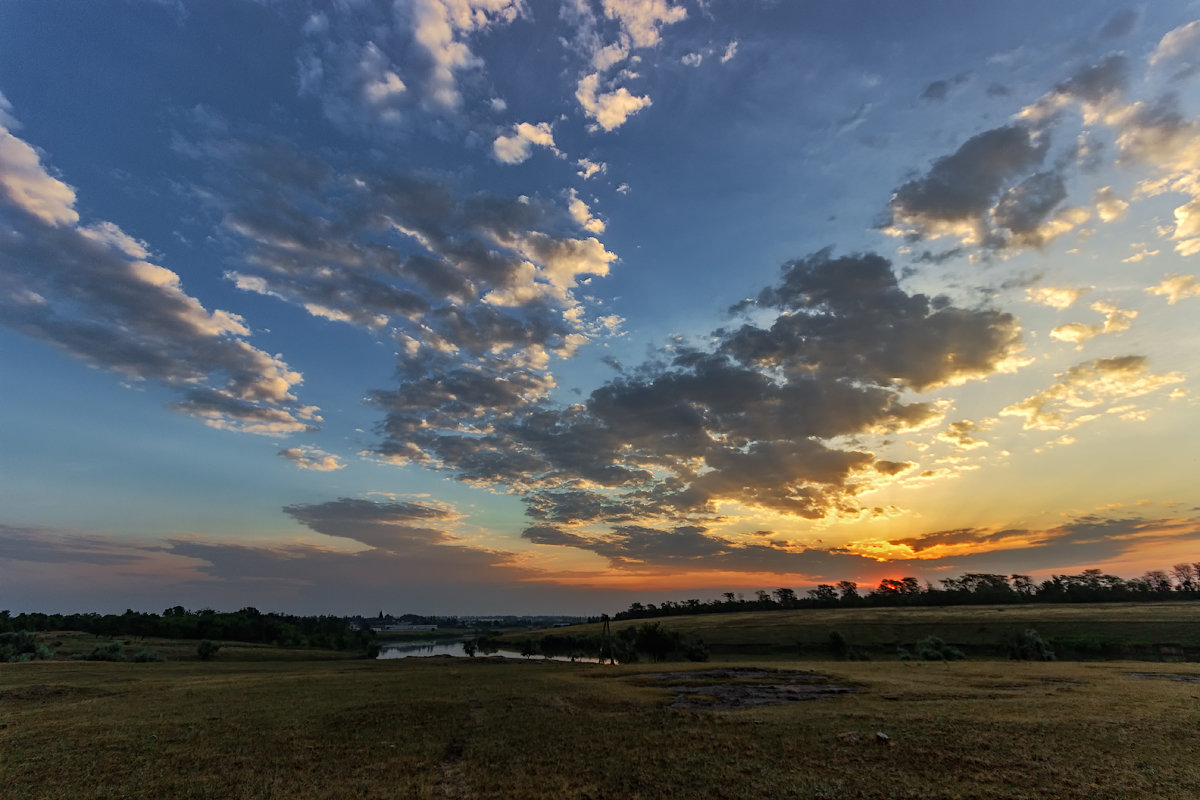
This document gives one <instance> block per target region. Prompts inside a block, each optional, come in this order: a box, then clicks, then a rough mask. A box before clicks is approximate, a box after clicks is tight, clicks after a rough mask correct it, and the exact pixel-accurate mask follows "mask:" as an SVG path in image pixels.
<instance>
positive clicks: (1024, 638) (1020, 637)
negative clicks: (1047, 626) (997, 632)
mask: <svg viewBox="0 0 1200 800" xmlns="http://www.w3.org/2000/svg"><path fill="white" fill-rule="evenodd" d="M1005 646H1006V648H1007V649H1008V657H1009V658H1011V659H1014V660H1017V661H1053V660H1054V651H1052V650H1051V649H1050V645H1048V644H1046V642H1045V640H1043V639H1042V637H1041V636H1040V635H1039V634H1038V632H1037V631H1036V630H1034V629H1033V628H1026V629H1025V630H1024V631H1023V632H1021V633H1019V634H1011V635H1010V636H1009V637H1008V638H1007V640H1006V641H1005Z"/></svg>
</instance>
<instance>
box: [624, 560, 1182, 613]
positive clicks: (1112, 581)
mask: <svg viewBox="0 0 1200 800" xmlns="http://www.w3.org/2000/svg"><path fill="white" fill-rule="evenodd" d="M938 583H939V584H941V585H940V586H934V585H933V584H931V583H925V584H922V583H921V582H920V581H919V580H917V579H916V578H912V577H908V578H899V579H893V578H885V579H884V580H882V581H880V582H879V585H878V586H876V587H875V588H874V589H871V590H868V591H861V590H860V589H859V585H858V584H857V583H855V582H854V581H839V582H837V583H836V584H833V583H823V584H821V585H819V586H817V587H815V588H813V589H809V590H808V591H807V592H806V593H805V595H804V596H799V595H797V594H796V591H795V590H794V589H788V588H784V587H781V588H779V589H775V590H774V591H772V592H768V591H766V590H763V589H759V590H758V591H757V592H755V593H754V597H752V598H747V597H745V596H743V595H741V594H736V593H734V592H725V593H724V594H722V595H721V597H720V598H718V599H715V600H709V601H703V600H698V599H690V600H684V601H682V602H676V601H672V600H667V601H664V602H663V603H661V604H659V605H655V604H654V603H632V604H631V605H630V606H629V608H628V609H627V610H625V611H619V612H617V613H616V614H614V615H613V618H614V619H645V618H649V617H668V616H679V615H685V614H722V613H729V612H737V611H764V610H769V609H782V608H858V607H864V606H950V605H1005V604H1015V603H1105V602H1138V601H1161V600H1200V562H1196V563H1191V564H1187V563H1184V564H1176V565H1175V566H1174V567H1172V568H1171V570H1170V571H1166V570H1151V571H1150V572H1147V573H1145V574H1144V575H1143V576H1141V577H1140V578H1128V579H1126V578H1119V577H1117V576H1116V575H1107V574H1104V573H1103V572H1102V571H1101V570H1098V569H1087V570H1084V571H1083V572H1081V573H1079V574H1078V575H1054V576H1052V577H1050V578H1047V579H1046V580H1044V581H1041V582H1035V581H1034V580H1033V579H1032V578H1030V577H1029V576H1028V575H1000V574H993V573H983V572H969V573H967V574H965V575H961V576H959V577H957V578H943V579H942V580H940V581H938Z"/></svg>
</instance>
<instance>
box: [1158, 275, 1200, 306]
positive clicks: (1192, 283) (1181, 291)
mask: <svg viewBox="0 0 1200 800" xmlns="http://www.w3.org/2000/svg"><path fill="white" fill-rule="evenodd" d="M1146 291H1147V292H1149V293H1150V294H1155V295H1159V296H1160V297H1165V298H1167V303H1168V304H1170V305H1175V304H1176V303H1177V302H1179V301H1180V300H1183V299H1184V298H1188V297H1200V278H1198V277H1196V276H1195V275H1180V274H1178V273H1174V272H1172V273H1169V274H1168V275H1167V276H1166V277H1165V278H1163V281H1162V283H1160V284H1158V285H1157V286H1151V287H1150V288H1148V289H1147V290H1146Z"/></svg>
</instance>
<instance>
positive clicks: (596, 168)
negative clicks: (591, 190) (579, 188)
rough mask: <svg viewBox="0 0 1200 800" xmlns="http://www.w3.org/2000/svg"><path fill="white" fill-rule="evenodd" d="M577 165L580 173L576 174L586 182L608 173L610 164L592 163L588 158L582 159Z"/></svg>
mask: <svg viewBox="0 0 1200 800" xmlns="http://www.w3.org/2000/svg"><path fill="white" fill-rule="evenodd" d="M575 163H576V164H577V165H578V166H579V172H577V173H576V174H577V175H579V177H581V178H583V179H584V180H585V181H586V180H587V179H589V178H594V177H596V176H597V175H602V174H603V173H605V172H608V164H606V163H604V162H603V161H592V160H591V159H588V158H581V159H579V160H578V161H576V162H575Z"/></svg>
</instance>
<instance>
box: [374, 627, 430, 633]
mask: <svg viewBox="0 0 1200 800" xmlns="http://www.w3.org/2000/svg"><path fill="white" fill-rule="evenodd" d="M437 629H438V626H437V625H372V626H371V630H373V631H379V632H384V631H436V630H437Z"/></svg>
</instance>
